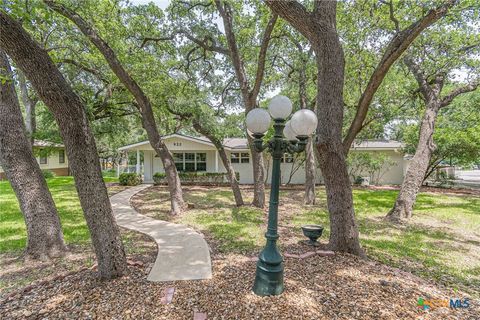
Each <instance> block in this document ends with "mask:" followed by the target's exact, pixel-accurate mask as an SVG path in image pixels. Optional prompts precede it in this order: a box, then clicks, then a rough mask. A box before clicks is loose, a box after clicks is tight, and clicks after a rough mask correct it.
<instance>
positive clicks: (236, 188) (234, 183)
mask: <svg viewBox="0 0 480 320" xmlns="http://www.w3.org/2000/svg"><path fill="white" fill-rule="evenodd" d="M216 147H217V150H218V154H219V155H220V159H222V163H223V166H224V167H225V169H226V170H227V175H228V181H229V182H230V186H231V188H232V192H233V196H234V197H235V205H236V206H237V207H240V206H243V205H244V203H243V197H242V192H241V191H240V185H239V183H238V180H237V175H236V174H235V170H233V166H232V164H231V163H230V160H229V159H228V157H227V153H226V152H225V149H224V148H223V146H222V145H220V146H217V145H216Z"/></svg>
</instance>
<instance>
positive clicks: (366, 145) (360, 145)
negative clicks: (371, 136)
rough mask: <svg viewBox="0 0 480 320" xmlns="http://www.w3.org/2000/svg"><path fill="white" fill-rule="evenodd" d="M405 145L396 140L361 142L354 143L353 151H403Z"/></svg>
mask: <svg viewBox="0 0 480 320" xmlns="http://www.w3.org/2000/svg"><path fill="white" fill-rule="evenodd" d="M404 146H405V145H404V144H403V143H402V142H399V141H395V140H361V141H355V142H354V143H353V146H352V148H353V149H386V150H392V149H401V148H403V147H404Z"/></svg>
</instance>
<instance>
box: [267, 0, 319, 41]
mask: <svg viewBox="0 0 480 320" xmlns="http://www.w3.org/2000/svg"><path fill="white" fill-rule="evenodd" d="M265 3H266V4H267V6H268V7H270V9H271V10H272V11H273V12H275V13H276V14H278V15H280V16H281V17H282V18H283V19H285V20H286V21H288V22H289V23H290V24H291V25H292V26H293V27H294V28H295V29H297V30H298V31H299V32H300V33H301V34H302V35H303V36H305V37H306V38H307V39H309V40H312V39H313V38H314V37H315V33H314V32H313V31H312V28H311V26H312V23H310V20H311V19H312V15H311V13H310V12H308V11H307V9H306V8H305V7H304V6H303V5H301V4H300V3H298V2H297V1H278V0H266V1H265ZM315 6H316V8H318V1H315Z"/></svg>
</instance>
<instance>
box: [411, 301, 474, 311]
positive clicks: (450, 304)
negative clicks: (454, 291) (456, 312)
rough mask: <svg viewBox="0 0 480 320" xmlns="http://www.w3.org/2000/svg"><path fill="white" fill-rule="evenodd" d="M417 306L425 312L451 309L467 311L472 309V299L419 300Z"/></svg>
mask: <svg viewBox="0 0 480 320" xmlns="http://www.w3.org/2000/svg"><path fill="white" fill-rule="evenodd" d="M417 306H418V307H419V308H421V309H423V310H428V309H434V308H441V307H444V308H451V309H465V308H468V307H470V299H468V298H464V299H457V298H450V299H423V298H418V302H417Z"/></svg>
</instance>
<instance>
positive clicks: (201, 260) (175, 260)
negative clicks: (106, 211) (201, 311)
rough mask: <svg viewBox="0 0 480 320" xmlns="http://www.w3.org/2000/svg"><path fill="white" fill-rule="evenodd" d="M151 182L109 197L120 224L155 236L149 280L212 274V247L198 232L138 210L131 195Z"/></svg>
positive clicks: (208, 276)
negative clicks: (153, 261)
mask: <svg viewBox="0 0 480 320" xmlns="http://www.w3.org/2000/svg"><path fill="white" fill-rule="evenodd" d="M150 186H151V185H148V184H147V185H145V184H142V185H139V186H136V187H132V188H129V189H127V190H125V191H122V192H119V193H117V194H115V195H113V196H112V197H111V198H110V202H111V203H112V208H113V212H114V214H115V218H116V220H117V224H118V225H119V226H121V227H124V228H127V229H130V230H134V231H139V232H141V233H145V234H147V235H149V236H150V237H152V238H153V239H154V240H155V242H156V243H157V247H158V254H157V259H156V260H155V264H154V266H153V268H152V270H151V271H150V274H149V275H148V278H147V280H149V281H175V280H198V279H209V278H211V277H212V264H211V261H210V250H209V248H208V245H207V242H206V241H205V239H204V238H203V236H202V235H201V234H199V233H198V232H196V231H194V230H192V229H190V228H188V227H186V226H183V225H179V224H174V223H169V222H165V221H160V220H156V219H152V218H150V217H147V216H144V215H141V214H139V213H138V212H136V211H135V210H134V209H133V208H132V207H131V206H130V198H131V197H132V196H133V195H134V194H136V193H137V192H140V191H142V190H144V189H146V188H148V187H150Z"/></svg>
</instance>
